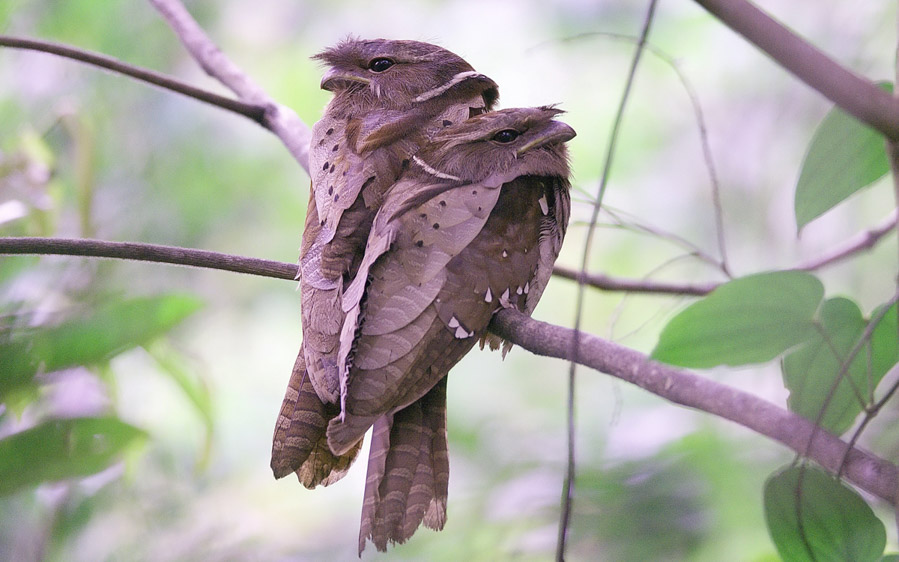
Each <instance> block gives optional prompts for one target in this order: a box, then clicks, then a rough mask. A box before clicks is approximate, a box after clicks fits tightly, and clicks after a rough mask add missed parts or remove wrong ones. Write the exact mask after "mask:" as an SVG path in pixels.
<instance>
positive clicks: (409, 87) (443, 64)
mask: <svg viewBox="0 0 899 562" xmlns="http://www.w3.org/2000/svg"><path fill="white" fill-rule="evenodd" d="M313 58H314V59H317V60H319V61H321V62H323V63H325V64H326V65H327V70H326V71H325V75H324V77H323V78H322V84H321V87H322V88H323V89H325V90H328V91H331V92H334V94H335V95H336V96H341V95H353V96H358V97H365V98H370V100H371V103H375V104H377V105H380V106H382V107H389V108H394V109H401V108H405V107H410V106H412V105H414V104H415V103H417V102H421V101H426V100H429V99H433V98H434V97H437V96H441V95H445V94H446V93H448V92H452V91H458V90H459V89H460V85H461V88H462V89H463V90H464V89H466V88H467V89H469V90H471V89H474V90H475V91H474V92H463V93H466V94H468V95H471V96H473V95H477V93H480V94H481V96H482V97H483V100H484V105H485V106H486V108H487V109H488V110H489V109H490V108H491V107H492V106H493V104H494V103H496V100H497V98H498V97H499V93H498V90H497V86H496V84H495V83H494V82H493V81H492V80H490V79H489V78H487V77H486V76H484V75H482V74H478V73H476V72H475V71H474V69H473V68H472V67H471V65H469V64H468V63H467V62H465V60H463V59H462V58H461V57H459V56H458V55H456V54H454V53H451V52H450V51H447V50H446V49H443V48H441V47H438V46H436V45H431V44H429V43H422V42H419V41H400V40H389V39H372V40H361V39H354V38H348V39H346V40H344V41H342V42H340V43H338V44H337V45H336V46H334V47H331V48H330V49H327V50H325V51H323V52H321V53H319V54H317V55H315V56H314V57H313Z"/></svg>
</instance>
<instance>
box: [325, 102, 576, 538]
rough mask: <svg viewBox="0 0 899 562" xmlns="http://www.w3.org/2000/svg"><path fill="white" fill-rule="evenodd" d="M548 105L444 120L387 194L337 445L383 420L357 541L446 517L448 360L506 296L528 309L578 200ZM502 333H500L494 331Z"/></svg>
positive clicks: (347, 324)
mask: <svg viewBox="0 0 899 562" xmlns="http://www.w3.org/2000/svg"><path fill="white" fill-rule="evenodd" d="M559 113H560V111H559V110H557V109H554V108H551V107H539V108H518V109H507V110H502V111H496V112H491V113H484V114H482V115H478V116H476V117H473V118H471V119H468V120H467V121H464V122H462V123H459V124H457V125H453V126H450V127H447V128H445V129H442V130H440V131H438V132H437V133H435V134H434V136H433V137H432V138H431V142H430V143H429V144H428V145H426V146H425V147H424V148H423V149H422V150H421V151H419V152H418V153H417V154H416V155H415V156H414V157H413V159H412V164H410V166H409V169H408V170H407V171H406V172H405V173H404V174H403V176H402V177H401V178H400V180H399V181H398V182H397V183H396V185H394V186H393V187H392V188H391V189H390V190H389V191H388V192H387V194H386V196H385V199H384V202H383V204H382V205H381V208H380V210H379V211H378V213H377V216H376V217H375V219H374V224H373V226H372V229H371V233H370V234H369V238H368V243H367V245H366V248H365V253H364V256H363V258H362V261H361V264H360V265H359V268H358V271H357V273H356V275H355V276H354V278H353V280H352V282H351V283H350V284H349V285H348V286H347V287H346V289H345V292H344V294H343V302H342V307H343V310H344V311H345V312H346V313H347V314H346V317H345V318H344V322H343V326H342V329H341V338H340V352H339V368H340V374H341V376H340V414H339V415H338V416H336V417H334V418H333V419H332V420H331V421H330V423H329V425H328V430H327V439H328V445H329V447H330V450H331V451H332V452H333V453H334V454H335V455H342V454H345V453H346V452H347V451H350V450H352V448H353V447H354V446H355V444H356V443H357V442H358V440H359V439H361V438H362V436H363V434H364V433H365V432H366V430H367V429H368V428H369V427H372V426H374V431H373V434H372V444H371V452H370V453H369V461H368V476H367V479H366V487H365V498H364V500H363V507H362V526H361V531H360V537H359V552H360V553H361V551H362V549H363V548H364V546H365V542H366V540H367V539H371V540H372V542H374V544H375V546H376V547H377V548H378V549H379V550H384V549H386V546H387V543H388V541H392V542H404V541H405V540H406V539H408V538H409V537H410V536H412V534H413V533H414V532H415V530H416V528H417V527H418V526H419V524H421V523H422V522H423V523H424V524H425V525H426V526H428V527H431V528H434V529H441V528H442V527H443V524H444V522H445V520H446V497H447V484H448V479H449V458H448V455H449V453H448V450H447V437H446V374H447V372H448V371H449V369H450V368H451V367H452V366H453V365H455V364H456V363H457V362H458V361H459V360H460V359H461V358H462V357H463V356H464V355H465V354H466V353H467V352H468V351H469V350H470V349H471V348H472V347H473V346H474V344H475V343H476V342H477V341H478V340H481V341H483V340H484V339H487V338H491V337H493V336H490V335H488V334H487V325H488V324H489V322H490V319H491V318H492V317H493V314H494V313H496V312H497V311H499V310H501V309H502V308H516V309H518V310H521V311H523V312H525V313H528V314H530V313H531V312H532V311H533V310H534V307H535V306H536V304H537V301H538V300H539V299H540V296H541V294H542V293H543V289H544V287H545V286H546V283H547V281H548V280H549V277H550V274H551V272H552V266H553V263H554V262H555V259H556V257H557V256H558V254H559V250H560V248H561V244H562V239H563V237H564V234H565V229H566V227H567V224H568V216H569V209H570V199H569V193H568V190H569V183H568V175H569V170H568V161H567V153H566V148H565V144H564V143H565V142H567V141H568V140H570V139H571V138H573V137H574V135H575V133H574V130H572V129H571V127H569V126H568V125H566V124H564V123H562V122H560V121H557V120H555V119H554V117H555V116H556V115H558V114H559ZM492 343H495V344H498V343H499V342H498V341H496V342H492Z"/></svg>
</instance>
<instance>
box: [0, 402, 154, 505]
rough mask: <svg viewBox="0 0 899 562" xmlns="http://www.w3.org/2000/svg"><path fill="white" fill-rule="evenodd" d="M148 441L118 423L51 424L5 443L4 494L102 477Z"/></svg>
mask: <svg viewBox="0 0 899 562" xmlns="http://www.w3.org/2000/svg"><path fill="white" fill-rule="evenodd" d="M144 436H145V433H144V432H143V431H141V430H140V429H138V428H136V427H134V426H131V425H129V424H127V423H125V422H123V421H121V420H119V419H118V418H113V417H104V418H72V419H59V420H52V421H48V422H45V423H42V424H41V425H38V426H36V427H33V428H31V429H27V430H25V431H22V432H19V433H14V434H13V435H10V436H8V437H6V438H4V439H0V495H3V494H10V493H12V492H15V491H17V490H20V489H22V488H27V487H31V486H36V485H38V484H41V483H43V482H52V481H56V480H63V479H66V478H74V477H79V476H87V475H90V474H95V473H97V472H100V471H101V470H103V469H104V468H106V467H108V466H109V465H110V464H112V463H113V462H115V461H116V460H117V458H118V457H119V456H120V454H121V453H122V451H123V450H124V449H125V448H127V447H128V446H129V445H131V444H132V443H134V442H135V441H136V440H138V439H141V438H143V437H144Z"/></svg>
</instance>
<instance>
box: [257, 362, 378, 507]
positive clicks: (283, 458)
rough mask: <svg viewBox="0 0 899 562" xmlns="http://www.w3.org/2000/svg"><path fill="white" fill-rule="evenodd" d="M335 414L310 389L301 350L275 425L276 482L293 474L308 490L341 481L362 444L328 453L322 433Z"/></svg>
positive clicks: (336, 411) (273, 451)
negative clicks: (343, 451) (338, 452)
mask: <svg viewBox="0 0 899 562" xmlns="http://www.w3.org/2000/svg"><path fill="white" fill-rule="evenodd" d="M338 413H340V410H339V407H338V406H337V405H336V404H325V403H324V402H322V401H321V399H320V398H319V397H318V394H316V393H315V389H313V388H312V383H311V382H310V380H309V376H308V373H307V372H306V362H305V360H304V358H303V350H302V349H301V350H300V353H299V355H298V356H297V360H296V363H295V364H294V366H293V372H292V373H291V374H290V382H289V383H288V384H287V392H286V393H285V395H284V401H283V402H282V403H281V412H280V413H279V414H278V421H277V423H276V424H275V435H274V438H273V440H272V462H271V467H272V472H274V474H275V478H283V477H284V476H287V475H288V474H290V473H291V472H295V473H296V475H297V478H298V479H299V481H300V483H302V484H303V486H305V487H307V488H310V489H311V488H315V487H316V486H318V485H322V486H327V485H329V484H333V483H334V482H337V481H338V480H340V479H341V478H343V476H344V475H345V474H346V472H347V470H349V468H350V465H351V464H353V461H354V460H355V458H356V455H357V454H358V453H359V449H360V448H362V440H359V442H357V443H356V444H355V445H354V446H353V447H351V448H350V449H349V450H348V451H347V452H346V453H345V454H343V455H340V456H336V455H334V454H332V453H331V451H330V449H329V448H328V442H327V439H326V438H325V430H326V429H327V427H328V421H329V420H331V418H333V417H335V416H336V415H337V414H338Z"/></svg>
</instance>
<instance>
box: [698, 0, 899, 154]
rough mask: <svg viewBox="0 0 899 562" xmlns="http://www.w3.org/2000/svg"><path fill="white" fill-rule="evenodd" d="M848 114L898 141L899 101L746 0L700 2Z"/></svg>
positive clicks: (703, 0)
mask: <svg viewBox="0 0 899 562" xmlns="http://www.w3.org/2000/svg"><path fill="white" fill-rule="evenodd" d="M696 3H697V4H699V5H700V6H702V7H703V8H705V9H706V10H708V11H709V12H710V13H711V14H712V15H714V16H715V17H716V18H718V19H719V20H721V21H722V22H723V23H724V24H726V25H727V26H728V27H730V28H731V29H733V30H734V31H736V32H737V33H739V34H740V35H742V36H743V37H744V38H745V39H746V40H747V41H749V42H750V43H752V44H754V45H755V46H756V47H758V48H759V49H761V50H762V51H764V52H765V53H767V54H768V55H769V56H770V57H771V58H773V59H774V60H775V61H777V63H778V64H779V65H780V66H782V67H783V68H784V69H786V70H787V71H789V72H791V73H792V74H793V75H795V76H796V77H797V78H799V79H800V80H802V81H803V82H805V83H806V84H807V85H809V86H811V87H812V88H814V89H815V90H817V91H818V92H819V93H821V94H822V95H823V96H824V97H826V98H827V99H829V100H830V101H832V102H834V103H835V104H837V105H838V106H839V107H840V108H841V109H843V110H844V111H845V112H846V113H849V114H850V115H853V116H854V117H855V118H857V119H858V120H859V121H862V122H863V123H866V124H868V125H870V126H871V127H873V128H874V129H877V130H878V131H880V132H881V133H883V134H884V136H886V137H887V138H891V139H899V100H896V99H894V98H893V96H891V95H890V94H889V93H888V92H885V91H884V90H882V89H880V88H879V87H877V85H876V84H874V83H873V82H871V81H870V80H867V79H866V78H863V77H861V76H859V75H858V74H855V73H854V72H852V71H851V70H849V69H847V68H845V67H843V66H842V65H840V64H839V63H837V62H836V61H834V60H833V59H832V58H830V57H829V56H827V55H826V54H824V53H823V52H822V51H820V50H819V49H817V48H816V47H815V46H813V45H812V44H811V43H809V42H808V41H806V40H805V39H802V38H801V37H799V36H798V35H796V34H795V33H793V32H792V31H790V30H789V29H788V28H787V27H785V26H784V25H783V24H782V23H780V22H779V21H777V20H775V19H774V18H772V17H771V16H769V15H768V14H766V13H765V12H763V11H761V10H760V9H758V8H757V7H756V6H755V5H753V4H752V3H750V2H747V1H746V0H696Z"/></svg>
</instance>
